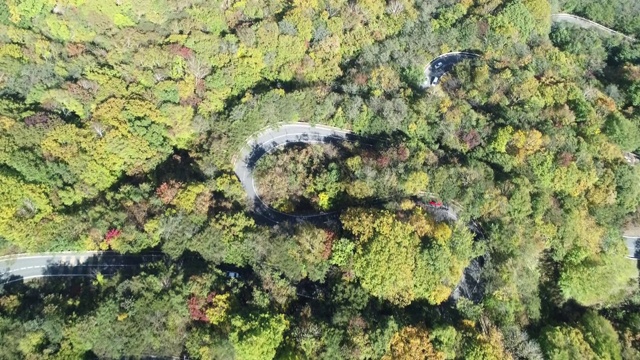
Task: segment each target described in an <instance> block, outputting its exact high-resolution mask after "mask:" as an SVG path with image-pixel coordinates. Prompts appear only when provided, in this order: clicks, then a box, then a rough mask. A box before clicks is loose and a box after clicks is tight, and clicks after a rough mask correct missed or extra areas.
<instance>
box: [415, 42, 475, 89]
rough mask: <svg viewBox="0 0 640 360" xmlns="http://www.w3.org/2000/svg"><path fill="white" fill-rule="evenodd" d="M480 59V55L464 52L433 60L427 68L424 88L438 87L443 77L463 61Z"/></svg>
mask: <svg viewBox="0 0 640 360" xmlns="http://www.w3.org/2000/svg"><path fill="white" fill-rule="evenodd" d="M478 57H480V55H478V54H474V53H470V52H464V51H457V52H450V53H446V54H442V55H440V56H438V57H437V58H435V59H433V60H432V61H431V62H430V63H429V65H427V67H426V68H425V70H424V78H425V81H424V83H422V87H423V88H428V87H430V86H435V85H437V83H438V81H440V78H441V77H442V75H444V74H445V73H447V72H449V71H451V69H453V67H454V66H455V65H456V64H457V63H459V62H461V61H463V60H467V59H475V58H478Z"/></svg>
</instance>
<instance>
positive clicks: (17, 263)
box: [0, 251, 162, 285]
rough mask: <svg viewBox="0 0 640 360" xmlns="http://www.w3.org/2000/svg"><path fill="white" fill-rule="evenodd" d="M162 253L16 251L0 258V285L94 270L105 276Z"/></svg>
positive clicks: (82, 274) (83, 274) (91, 273)
mask: <svg viewBox="0 0 640 360" xmlns="http://www.w3.org/2000/svg"><path fill="white" fill-rule="evenodd" d="M159 256H162V255H161V254H148V255H121V254H117V253H113V252H98V251H88V252H59V253H34V254H18V255H8V256H1V257H0V285H3V284H8V283H11V282H17V281H26V280H29V279H34V278H41V277H69V276H88V277H93V276H95V275H96V274H97V273H98V272H100V273H102V274H103V275H109V274H111V273H114V272H115V271H116V270H118V269H121V268H123V267H132V266H138V265H140V264H141V263H142V262H144V261H147V260H152V259H153V258H157V257H159Z"/></svg>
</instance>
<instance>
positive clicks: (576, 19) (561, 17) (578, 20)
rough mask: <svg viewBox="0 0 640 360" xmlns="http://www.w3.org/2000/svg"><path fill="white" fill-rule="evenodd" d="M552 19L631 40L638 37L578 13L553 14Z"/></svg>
mask: <svg viewBox="0 0 640 360" xmlns="http://www.w3.org/2000/svg"><path fill="white" fill-rule="evenodd" d="M551 21H553V22H567V23H571V24H574V25H577V26H579V27H581V28H583V29H597V30H600V31H603V32H606V33H608V34H611V35H618V36H622V37H623V38H625V39H627V40H630V41H636V39H635V38H634V37H631V36H629V35H625V34H623V33H621V32H618V31H615V30H613V29H610V28H608V27H606V26H604V25H600V24H598V23H596V22H593V21H591V20H589V19H585V18H582V17H580V16H576V15H571V14H553V15H551Z"/></svg>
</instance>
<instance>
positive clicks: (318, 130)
mask: <svg viewBox="0 0 640 360" xmlns="http://www.w3.org/2000/svg"><path fill="white" fill-rule="evenodd" d="M552 21H554V22H569V23H572V24H575V25H578V26H580V27H583V28H596V29H599V30H602V31H605V32H608V33H610V34H615V35H620V36H623V37H624V38H626V39H629V40H632V41H635V40H636V39H635V38H633V37H631V36H627V35H624V34H622V33H619V32H617V31H615V30H613V29H609V28H607V27H605V26H602V25H600V24H597V23H595V22H593V21H590V20H587V19H584V18H581V17H578V16H575V15H570V14H554V15H552ZM477 57H479V55H477V54H473V53H468V52H452V53H447V54H442V55H440V56H438V57H437V58H435V59H434V60H432V61H431V62H430V63H429V65H428V66H427V67H426V69H425V82H424V83H423V84H422V86H423V87H424V88H426V87H429V86H432V85H435V84H437V82H438V81H439V79H440V77H442V75H444V74H445V73H447V72H448V71H451V69H452V68H453V67H454V66H455V65H456V64H457V63H459V62H460V61H463V60H465V59H473V58H477ZM436 77H437V80H436V81H435V83H434V79H435V78H436ZM356 138H357V136H355V135H354V134H352V133H351V132H349V131H346V130H342V129H337V128H332V127H328V126H322V125H315V126H314V125H311V124H305V123H295V124H287V125H282V126H280V127H278V128H276V129H267V130H265V131H263V132H262V133H260V134H259V135H257V136H256V137H253V138H251V139H250V140H249V141H247V145H246V146H245V147H244V148H243V149H242V150H241V152H240V154H239V156H238V160H237V161H236V162H235V164H234V170H235V173H236V175H237V176H238V179H240V182H241V184H242V186H243V187H244V189H245V191H246V193H247V196H248V197H249V199H250V200H251V201H252V202H253V205H254V211H255V212H256V213H258V214H260V215H262V216H263V217H265V218H267V219H269V220H270V221H272V222H276V223H277V222H281V221H286V220H297V219H314V218H315V219H321V218H323V217H327V216H330V215H332V213H326V214H316V215H305V216H301V215H293V214H285V213H282V212H279V211H276V210H275V209H272V208H270V207H269V206H267V205H266V204H264V203H263V202H262V201H261V200H260V197H259V196H258V193H257V191H256V188H255V180H254V178H253V175H252V172H253V168H254V166H255V164H256V162H257V161H258V159H260V157H262V156H263V155H265V154H268V153H270V152H272V151H274V150H275V149H277V148H279V147H282V146H284V145H286V144H290V143H325V142H332V141H345V140H355V139H356ZM425 206H426V208H427V209H428V210H429V211H431V212H432V213H433V214H434V215H435V216H436V218H438V219H440V220H448V221H456V220H457V219H458V216H457V213H456V211H455V210H454V209H452V208H450V207H448V206H446V205H444V206H441V207H434V206H430V205H425ZM624 239H625V244H626V246H627V248H628V250H629V257H630V258H634V259H638V257H637V256H636V253H638V252H639V251H638V250H640V246H638V245H639V244H640V237H631V236H625V237H624ZM148 256H151V257H153V256H161V255H159V254H156V255H136V256H127V255H120V254H116V253H111V252H59V253H33V254H20V255H10V256H2V257H0V285H3V284H7V283H11V282H16V281H25V280H29V279H34V278H41V277H49V276H53V277H56V276H59V277H69V276H95V274H96V273H97V272H100V273H103V274H105V273H106V274H109V273H110V272H114V270H117V269H119V268H123V267H127V266H138V265H140V263H141V262H144V261H145V257H148Z"/></svg>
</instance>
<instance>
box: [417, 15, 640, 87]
mask: <svg viewBox="0 0 640 360" xmlns="http://www.w3.org/2000/svg"><path fill="white" fill-rule="evenodd" d="M551 21H553V22H556V23H558V22H566V23H571V24H574V25H577V26H579V27H581V28H585V29H597V30H600V31H604V32H606V33H608V34H611V35H618V36H622V37H623V38H625V39H627V40H630V41H636V39H635V38H634V37H632V36H629V35H625V34H623V33H621V32H618V31H615V30H613V29H610V28H608V27H606V26H604V25H600V24H598V23H596V22H593V21H591V20H589V19H585V18H582V17H580V16H576V15H571V14H563V13H561V14H552V15H551ZM478 57H480V55H478V54H474V53H470V52H464V51H456V52H450V53H446V54H442V55H439V56H438V57H436V58H435V59H433V60H431V62H430V63H429V65H427V67H426V68H425V70H424V78H425V81H424V82H423V83H422V85H421V87H422V88H428V87H431V86H435V85H437V84H438V82H439V81H440V78H441V77H442V76H443V75H444V74H446V73H447V72H449V71H451V69H453V67H454V66H455V65H456V64H457V63H459V62H461V61H463V60H466V59H474V58H478Z"/></svg>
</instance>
